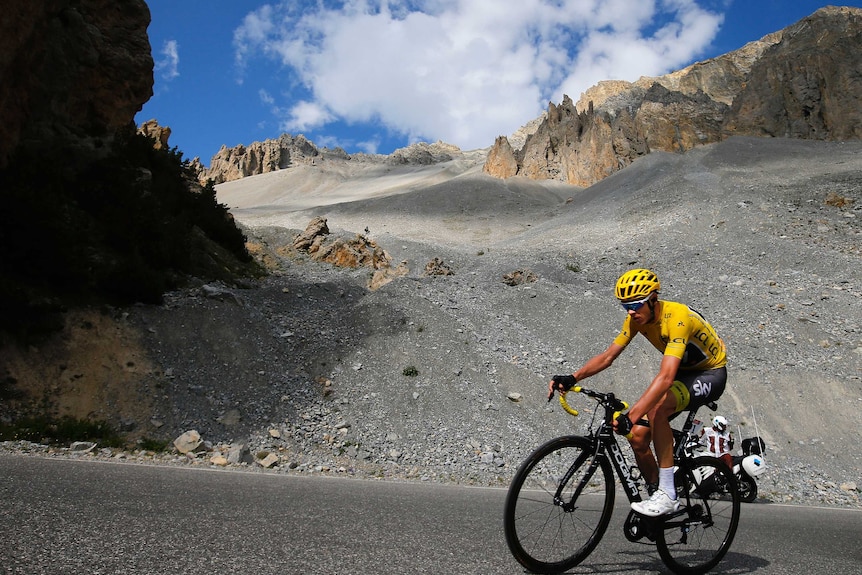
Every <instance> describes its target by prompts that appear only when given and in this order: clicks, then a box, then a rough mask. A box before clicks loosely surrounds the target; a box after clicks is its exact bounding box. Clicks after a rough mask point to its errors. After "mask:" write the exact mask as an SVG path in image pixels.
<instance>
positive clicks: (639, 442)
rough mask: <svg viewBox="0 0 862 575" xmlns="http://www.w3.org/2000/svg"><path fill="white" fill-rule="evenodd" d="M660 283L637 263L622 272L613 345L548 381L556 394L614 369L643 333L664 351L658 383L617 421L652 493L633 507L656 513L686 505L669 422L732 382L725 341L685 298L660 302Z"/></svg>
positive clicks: (551, 390) (711, 399) (654, 275)
mask: <svg viewBox="0 0 862 575" xmlns="http://www.w3.org/2000/svg"><path fill="white" fill-rule="evenodd" d="M660 289H661V284H660V283H659V280H658V277H657V276H656V274H654V273H653V272H651V271H650V270H647V269H633V270H629V271H627V272H625V273H624V274H623V275H621V276H620V278H619V279H618V280H617V283H616V297H617V299H618V300H620V303H621V304H622V306H623V309H624V310H625V311H626V313H627V315H626V319H625V320H624V321H623V326H622V329H621V330H620V332H619V334H618V335H617V336H616V338H615V339H614V341H613V343H611V344H610V346H609V347H608V348H607V349H606V350H605V351H603V352H602V353H599V354H598V355H596V356H594V357H592V358H591V359H589V360H587V361H586V363H584V365H583V366H582V367H581V368H580V369H578V370H577V371H575V372H574V373H573V374H571V375H555V376H554V377H553V379H551V381H550V383H549V384H548V399H549V400H550V398H551V397H553V395H554V391H568V390H569V389H571V388H572V387H573V386H574V385H575V383H576V382H578V381H580V380H582V379H584V378H587V377H590V376H591V375H595V374H596V373H599V372H600V371H602V370H604V369H607V368H608V367H610V365H611V364H612V363H613V362H614V360H616V359H617V357H619V355H620V354H621V353H622V351H623V350H624V349H625V348H626V346H628V344H629V343H630V342H631V340H632V338H634V337H635V336H636V335H637V334H639V333H640V334H643V335H644V336H645V337H646V338H647V340H648V341H649V342H650V343H651V344H652V345H653V346H654V347H655V348H656V349H658V350H659V351H660V352H662V354H663V355H662V360H661V364H660V365H659V369H658V373H657V374H656V376H655V377H654V378H653V380H652V382H651V383H650V384H649V385H648V386H647V388H646V390H645V391H644V392H643V394H642V395H641V397H640V399H638V400H637V401H636V402H635V404H634V405H632V406H631V408H630V409H629V411H628V413H627V414H622V415H621V416H620V417H619V418H617V420H616V421H615V422H614V429H615V431H616V432H617V433H619V434H621V435H626V436H628V437H629V441H630V442H631V445H632V450H633V451H634V454H635V458H636V460H637V462H638V467H639V468H640V470H641V473H642V474H643V477H644V479H645V480H646V482H647V486H648V491H649V492H650V495H651V496H650V498H649V499H647V500H645V501H640V502H636V503H632V509H634V510H635V511H636V512H638V513H640V514H642V515H647V516H650V517H656V516H659V515H664V514H666V513H670V512H672V511H675V510H676V509H677V508H678V507H679V502H678V501H677V500H676V487H675V485H674V479H673V431H672V430H671V427H670V420H671V419H672V418H673V417H674V416H676V415H677V414H678V413H679V412H681V411H683V410H684V409H693V408H696V407H700V406H701V405H704V404H705V403H708V402H710V401H715V400H716V399H718V397H719V396H721V394H722V393H723V392H724V387H725V383H726V381H727V369H726V367H725V363H726V360H725V358H726V350H725V346H724V342H723V341H722V340H721V338H719V337H718V334H717V333H716V332H715V330H714V329H713V327H712V326H711V325H710V324H709V322H707V321H706V320H705V319H704V318H703V316H701V315H700V314H699V313H698V312H696V311H694V310H693V309H691V308H689V307H688V306H686V305H684V304H681V303H677V302H672V301H666V300H660V299H659V290H660ZM641 419H647V420H648V421H649V426H648V427H647V426H645V425H634V426H633V423H632V422H638V421H640V420H641ZM650 442H652V443H653V445H654V447H655V456H654V455H653V452H652V451H651V449H650ZM656 484H657V486H656Z"/></svg>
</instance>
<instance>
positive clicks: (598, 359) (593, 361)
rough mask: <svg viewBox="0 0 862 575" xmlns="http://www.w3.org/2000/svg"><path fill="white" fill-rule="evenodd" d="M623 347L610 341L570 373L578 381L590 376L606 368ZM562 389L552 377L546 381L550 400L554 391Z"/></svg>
mask: <svg viewBox="0 0 862 575" xmlns="http://www.w3.org/2000/svg"><path fill="white" fill-rule="evenodd" d="M624 349H625V347H624V346H622V345H620V344H618V343H612V344H611V345H610V346H608V349H606V350H605V351H603V352H602V353H599V354H597V355H594V356H593V357H591V358H590V359H588V360H587V362H586V363H585V364H584V365H583V366H582V367H581V368H580V369H579V370H578V371H576V372H575V373H573V374H572V375H573V376H575V379H577V380H578V381H580V380H582V379H584V378H586V377H590V376H591V375H595V374H597V373H598V372H600V371H602V370H603V369H606V368H608V367H609V366H610V365H611V364H612V363H613V362H614V360H615V359H616V358H618V357H619V355H620V354H621V353H622V351H623V350H624ZM562 390H563V387H562V385H559V384H556V383H554V380H553V379H552V380H551V381H550V382H548V399H549V400H550V398H551V397H553V395H554V392H555V391H562Z"/></svg>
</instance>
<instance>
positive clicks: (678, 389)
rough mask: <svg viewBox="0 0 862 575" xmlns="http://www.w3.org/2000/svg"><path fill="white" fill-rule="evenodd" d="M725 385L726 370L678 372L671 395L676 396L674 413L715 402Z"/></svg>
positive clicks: (671, 388)
mask: <svg viewBox="0 0 862 575" xmlns="http://www.w3.org/2000/svg"><path fill="white" fill-rule="evenodd" d="M726 384H727V368H726V367H719V368H716V369H707V370H705V371H696V370H691V371H688V370H679V371H678V372H676V378H674V382H673V385H671V387H670V391H671V393H673V394H674V395H675V396H676V413H679V412H680V411H683V410H686V409H688V410H692V409H696V408H698V407H701V406H702V405H706V404H707V403H709V402H710V401H717V400H718V398H719V397H721V394H722V393H724V387H725V385H726Z"/></svg>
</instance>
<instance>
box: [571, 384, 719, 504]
mask: <svg viewBox="0 0 862 575" xmlns="http://www.w3.org/2000/svg"><path fill="white" fill-rule="evenodd" d="M584 392H585V393H587V395H590V396H595V395H597V394H596V393H595V392H590V391H587V390H584ZM604 397H605V399H604V401H600V402H599V403H600V405H602V406H603V407H604V410H605V414H604V418H603V421H602V423H601V425H599V427H598V428H596V429H590V432H589V434H588V435H587V438H588V439H590V440H591V441H592V442H594V444H595V449H594V451H593V460H592V461H591V462H590V466H589V468H588V471H587V473H585V474H584V476H583V477H582V478H581V481H580V482H579V485H578V487H577V489H576V490H575V492H574V495H573V497H572V502H574V501H576V500H577V498H578V496H580V494H581V492H582V491H583V489H584V488H585V487H586V485H587V483H589V480H590V479H591V478H592V476H593V474H594V473H595V471H596V470H597V469H598V467H599V459H598V458H599V457H608V455H609V460H610V462H611V466H612V467H613V469H614V472H615V473H616V475H617V478H618V479H619V481H620V484H621V485H622V486H623V488H624V490H625V493H626V497H627V498H628V500H629V503H634V502H636V501H642V497H641V494H640V488H639V483H638V482H639V478H638V477H636V476H635V474H634V472H633V468H632V467H631V466H630V465H629V463H628V460H627V459H626V457H625V455H624V454H623V452H622V449H620V446H619V443H617V439H616V437H615V435H616V434H615V432H614V430H613V420H614V419H615V418H616V416H617V414H618V413H619V411H620V410H621V409H625V407H627V406H626V404H625V402H623V401H620V400H617V399H616V397H614V394H613V393H609V394H605V395H604ZM560 402H561V403H562V404H563V408H564V409H565V410H566V411H568V412H570V413H572V411H574V410H572V409H571V408H570V407H569V406H568V404H566V403H565V395H564V394H561V395H560ZM707 405H708V407H709V408H710V409H712V410H713V411H716V410H717V409H718V406H717V405H716V404H715V402H710V403H709V404H707ZM696 413H697V408H695V409H692V410H690V411H689V412H688V416H687V417H686V419H685V423H684V424H683V426H682V428H681V429H679V430H673V435H674V441H675V445H674V453H673V459H674V463H678V462H679V461H680V460H681V459H682V458H684V457H688V455H687V454H686V453H685V445H686V443H687V442H688V439H689V437H690V436H691V430H692V428H693V427H694V420H695V414H696ZM574 414H575V415H577V412H576V411H575V412H574ZM636 425H646V426H649V422H648V421H645V420H640V421H638V423H637V424H636ZM588 456H589V454H587V453H586V452H584V453H583V454H582V455H581V457H579V458H578V459H577V460H575V461H574V463H573V464H572V466H571V467H570V468H569V472H568V473H567V475H566V477H564V479H563V481H561V483H560V487H559V488H558V489H557V493H556V494H555V501H557V503H558V504H559V505H561V506H563V507H564V508H567V509H569V508H571V506H572V505H573V503H572V502H569V503H565V502H564V501H563V500H562V498H561V496H560V495H561V492H562V489H563V486H564V485H566V484H567V483H568V480H569V479H570V478H571V475H572V474H573V473H574V471H575V470H576V469H578V468H579V467H580V466H581V464H583V462H584V460H585V459H586V457H588Z"/></svg>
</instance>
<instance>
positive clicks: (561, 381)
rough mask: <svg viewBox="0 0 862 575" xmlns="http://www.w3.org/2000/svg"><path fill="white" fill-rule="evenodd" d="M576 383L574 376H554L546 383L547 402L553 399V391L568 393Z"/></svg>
mask: <svg viewBox="0 0 862 575" xmlns="http://www.w3.org/2000/svg"><path fill="white" fill-rule="evenodd" d="M577 382H578V380H577V379H575V376H574V375H555V376H554V377H552V378H551V381H550V383H548V401H551V400H552V399H553V398H554V392H555V391H569V390H570V389H572V388H573V387H575V384H576V383H577Z"/></svg>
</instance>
